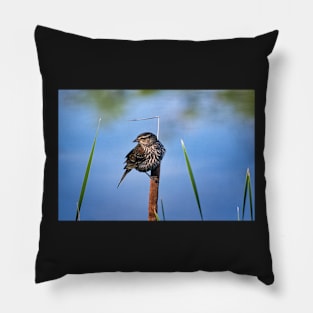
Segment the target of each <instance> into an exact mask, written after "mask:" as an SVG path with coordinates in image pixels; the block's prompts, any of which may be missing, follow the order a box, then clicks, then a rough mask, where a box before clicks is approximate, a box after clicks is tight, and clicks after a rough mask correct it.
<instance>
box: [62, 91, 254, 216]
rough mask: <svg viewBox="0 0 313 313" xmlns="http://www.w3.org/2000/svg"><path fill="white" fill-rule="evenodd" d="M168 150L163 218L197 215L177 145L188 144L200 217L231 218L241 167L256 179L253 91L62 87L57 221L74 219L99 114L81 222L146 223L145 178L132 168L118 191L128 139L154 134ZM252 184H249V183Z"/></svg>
mask: <svg viewBox="0 0 313 313" xmlns="http://www.w3.org/2000/svg"><path fill="white" fill-rule="evenodd" d="M151 116H160V118H161V123H160V140H161V141H162V142H163V144H164V145H165V146H166V149H167V153H166V155H165V157H164V160H163V162H162V172H161V184H160V198H162V199H163V203H164V209H165V214H166V217H167V220H199V212H198V209H197V205H196V202H195V199H194V196H193V191H192V188H191V185H190V181H189V178H188V174H187V170H186V165H185V163H184V162H185V161H184V156H183V153H182V149H181V146H180V139H181V138H183V139H184V142H185V144H186V146H187V149H188V153H189V157H190V159H191V160H190V161H191V163H192V167H193V171H194V175H195V178H196V181H197V185H198V189H199V196H200V200H201V203H202V206H203V215H204V219H206V220H236V219H237V212H236V207H237V205H239V206H240V205H241V202H242V197H243V184H244V179H245V172H246V168H247V167H249V168H250V171H251V175H252V183H253V177H254V91H250V90H246V91H245V90H238V91H237V90H231V91H230V90H227V91H214V90H60V91H59V219H61V220H73V219H74V217H75V204H76V202H77V198H78V196H79V192H80V186H81V182H82V179H83V175H84V171H85V167H86V163H87V160H88V155H89V152H90V148H91V144H92V141H93V136H94V133H95V129H96V124H97V121H98V118H99V117H102V120H103V123H102V129H101V132H100V134H99V137H98V142H97V146H96V149H95V155H94V160H93V164H92V168H91V171H90V176H89V181H88V186H87V189H86V193H85V199H84V202H83V205H82V210H81V219H82V220H84V219H85V220H146V219H147V197H148V189H149V180H148V177H147V176H146V175H144V174H141V173H139V172H131V173H130V174H129V175H128V177H127V178H126V179H125V182H123V183H124V185H123V186H122V185H121V187H120V188H119V189H116V185H117V182H118V179H119V177H120V176H121V174H122V172H123V162H124V157H125V154H126V153H127V152H128V151H129V150H130V149H131V148H132V147H133V146H134V144H133V143H132V140H133V139H134V138H135V137H136V136H137V135H138V134H139V133H142V132H145V131H151V132H154V133H156V132H157V122H156V120H146V121H140V122H130V121H129V120H131V119H135V118H144V117H151ZM253 186H254V184H252V187H253Z"/></svg>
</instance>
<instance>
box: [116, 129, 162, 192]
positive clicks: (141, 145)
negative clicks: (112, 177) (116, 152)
mask: <svg viewBox="0 0 313 313" xmlns="http://www.w3.org/2000/svg"><path fill="white" fill-rule="evenodd" d="M134 142H138V144H137V146H136V147H135V148H134V149H132V150H131V151H130V152H129V153H128V154H127V155H126V161H125V163H126V165H125V167H124V169H125V172H124V174H123V176H122V178H121V180H120V182H119V183H118V185H117V188H118V187H119V185H120V184H121V182H122V181H123V179H124V178H125V176H126V175H127V174H128V173H129V172H130V171H131V170H132V169H135V170H137V171H139V172H148V171H151V170H153V169H155V168H156V167H157V166H159V165H160V163H161V161H162V158H163V156H164V154H165V152H166V150H165V148H164V146H163V145H162V143H161V142H160V141H159V140H158V138H157V136H156V135H154V134H153V133H149V132H146V133H142V134H140V135H138V136H137V138H136V139H135V140H134ZM147 174H148V173H147Z"/></svg>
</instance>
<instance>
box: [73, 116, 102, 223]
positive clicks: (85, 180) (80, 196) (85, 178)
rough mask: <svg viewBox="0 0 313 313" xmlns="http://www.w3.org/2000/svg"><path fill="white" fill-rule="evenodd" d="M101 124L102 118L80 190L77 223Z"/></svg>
mask: <svg viewBox="0 0 313 313" xmlns="http://www.w3.org/2000/svg"><path fill="white" fill-rule="evenodd" d="M100 122H101V118H100V119H99V122H98V127H97V131H96V135H95V139H94V141H93V144H92V148H91V151H90V155H89V159H88V163H87V167H86V171H85V176H84V180H83V184H82V187H81V190H80V195H79V200H78V203H77V208H76V221H79V220H80V209H81V205H82V202H83V199H84V194H85V190H86V186H87V182H88V176H89V172H90V167H91V163H92V158H93V153H94V151H95V146H96V142H97V137H98V132H99V127H100Z"/></svg>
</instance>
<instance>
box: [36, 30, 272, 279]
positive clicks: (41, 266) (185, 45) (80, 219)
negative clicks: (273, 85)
mask: <svg viewBox="0 0 313 313" xmlns="http://www.w3.org/2000/svg"><path fill="white" fill-rule="evenodd" d="M277 35H278V31H273V32H270V33H267V34H264V35H261V36H258V37H255V38H236V39H228V40H213V41H202V42H194V41H175V40H144V41H128V40H107V39H90V38H86V37H81V36H77V35H73V34H68V33H64V32H61V31H57V30H53V29H49V28H46V27H42V26H37V28H36V31H35V40H36V45H37V51H38V58H39V65H40V71H41V74H42V79H43V119H44V121H43V122H44V140H45V152H46V163H45V172H44V193H43V204H42V222H41V227H40V243H39V252H38V255H37V260H36V278H35V281H36V283H40V282H44V281H48V280H52V279H56V278H59V277H61V276H64V275H66V274H78V273H91V272H103V271H158V272H161V271H162V272H171V271H197V270H203V271H226V270H228V271H232V272H234V273H238V274H248V275H254V276H257V277H258V279H259V280H261V281H262V282H263V283H265V284H268V285H269V284H272V283H273V281H274V275H273V272H272V260H271V254H270V249H269V233H268V225H267V216H266V203H265V178H264V158H263V149H264V132H265V116H264V108H265V100H266V87H267V78H268V69H269V64H268V59H267V56H268V55H269V54H270V53H271V51H272V49H273V47H274V44H275V42H276V39H277ZM100 117H101V119H102V120H101V123H98V121H99V118H100ZM156 117H158V118H156ZM150 118H151V119H150ZM132 119H135V120H137V121H130V120H132ZM97 125H98V126H97ZM97 128H98V130H97V132H96V129H97ZM159 131H160V133H159ZM137 136H138V137H137ZM134 139H136V140H137V142H135V143H132V141H133V140H134ZM180 139H182V140H180ZM159 142H160V143H162V145H163V146H164V147H165V149H166V152H165V154H164V157H163V159H162V156H163V152H164V151H162V146H161V144H159ZM137 144H138V146H137V148H136V149H135V150H132V149H133V148H134V147H135V146H136V145H137ZM149 149H150V150H149ZM153 149H159V150H153ZM130 151H132V153H131V154H127V153H128V152H130ZM125 155H127V158H126V161H127V162H126V164H123V162H124V158H125ZM147 160H148V161H149V162H150V163H149V165H148V166H146V167H144V164H146V163H144V162H148V161H147ZM151 164H152V165H151ZM160 164H162V171H160ZM124 165H125V167H126V174H127V175H126V177H125V179H124V180H123V182H122V184H121V185H120V186H119V188H116V187H117V185H118V183H119V180H120V178H121V176H122V174H123V172H124V169H123V167H124ZM136 170H138V171H136ZM145 171H146V173H147V174H148V175H150V178H149V177H148V176H147V175H145V174H144V172H145ZM158 171H160V174H159V172H158ZM159 175H160V176H159ZM155 176H159V178H155ZM159 182H160V184H159ZM149 186H150V191H149ZM158 191H159V194H158ZM155 196H156V197H157V198H156V199H153V197H155ZM148 197H150V198H149V201H150V203H149V205H148V202H149V201H148ZM151 199H152V200H151ZM151 201H152V202H153V201H154V202H155V203H154V204H153V203H152V204H151ZM153 205H154V206H153ZM148 206H149V207H148ZM147 208H148V210H149V212H148V214H147ZM148 220H149V221H148ZM152 221H155V222H152Z"/></svg>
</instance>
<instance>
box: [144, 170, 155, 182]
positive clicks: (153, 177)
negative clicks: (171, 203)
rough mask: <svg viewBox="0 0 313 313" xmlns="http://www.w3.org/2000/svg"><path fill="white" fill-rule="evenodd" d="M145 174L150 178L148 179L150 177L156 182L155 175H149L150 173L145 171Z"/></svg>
mask: <svg viewBox="0 0 313 313" xmlns="http://www.w3.org/2000/svg"><path fill="white" fill-rule="evenodd" d="M145 173H146V174H147V175H148V177H149V178H150V179H152V180H154V181H155V182H157V177H156V176H151V175H149V174H148V173H147V172H145Z"/></svg>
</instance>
